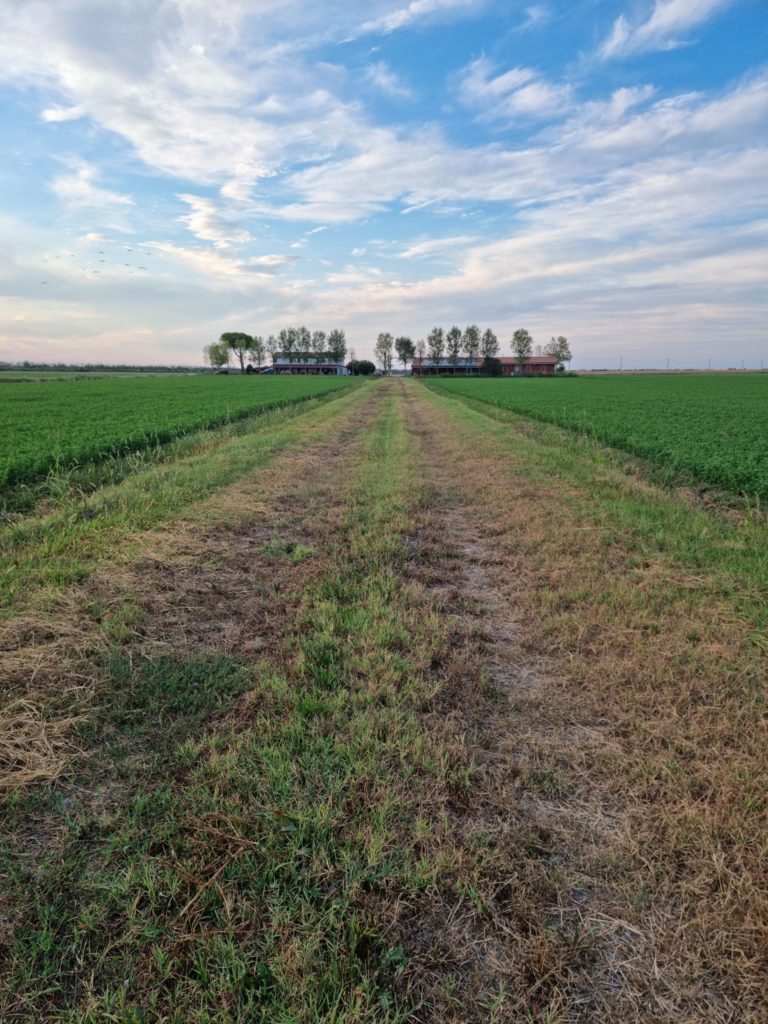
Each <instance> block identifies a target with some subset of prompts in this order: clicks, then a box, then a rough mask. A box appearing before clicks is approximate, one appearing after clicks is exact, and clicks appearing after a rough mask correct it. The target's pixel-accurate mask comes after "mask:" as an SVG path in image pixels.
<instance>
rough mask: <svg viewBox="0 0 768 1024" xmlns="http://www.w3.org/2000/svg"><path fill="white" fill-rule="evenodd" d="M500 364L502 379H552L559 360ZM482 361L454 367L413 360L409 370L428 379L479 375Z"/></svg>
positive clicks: (507, 358) (444, 362)
mask: <svg viewBox="0 0 768 1024" xmlns="http://www.w3.org/2000/svg"><path fill="white" fill-rule="evenodd" d="M499 362H500V363H501V375H502V377H552V376H554V373H555V367H556V366H557V364H558V362H559V360H558V359H555V357H554V356H531V357H530V358H529V359H524V360H523V361H522V362H521V360H520V359H518V358H517V356H502V357H501V358H500V359H499ZM482 365H483V360H482V359H459V360H457V361H456V365H455V366H454V364H453V363H452V362H451V360H450V359H441V360H440V361H439V362H438V363H435V362H434V360H432V359H419V358H416V359H414V360H413V363H412V366H411V369H412V371H413V373H414V375H415V376H416V377H429V376H434V375H435V374H446V373H447V374H452V373H460V374H462V375H466V374H473V373H475V374H479V373H480V372H481V370H482Z"/></svg>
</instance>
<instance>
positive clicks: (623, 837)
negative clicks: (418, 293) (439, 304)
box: [414, 389, 768, 1022]
mask: <svg viewBox="0 0 768 1024" xmlns="http://www.w3.org/2000/svg"><path fill="white" fill-rule="evenodd" d="M416 395H417V396H418V397H414V401H417V402H418V403H419V406H420V408H421V409H422V413H423V415H422V419H423V421H424V422H423V424H422V426H423V429H424V431H425V435H424V444H425V445H427V446H428V448H429V450H430V452H431V463H430V465H431V466H432V467H434V471H435V472H437V473H438V475H439V476H440V479H441V480H442V481H443V482H444V484H445V486H446V488H447V489H448V491H449V493H450V494H451V495H452V500H453V501H455V502H457V503H459V504H460V505H461V506H462V508H463V510H464V513H465V515H466V516H467V517H468V519H469V520H470V522H471V523H472V528H473V529H474V531H475V535H476V538H477V540H476V542H477V543H478V544H480V545H484V546H485V549H486V551H488V552H492V555H493V558H494V559H495V560H497V561H498V566H497V567H496V568H495V569H494V579H495V581H496V584H497V586H499V587H500V588H501V590H502V592H503V593H506V594H508V595H509V597H508V600H509V602H510V606H511V607H512V608H513V609H514V615H515V620H516V623H517V647H518V650H519V654H520V657H521V658H523V659H524V660H525V661H526V662H527V663H528V664H529V665H532V666H538V668H539V672H540V675H541V679H542V680H543V681H542V682H541V683H540V684H539V689H538V691H537V692H536V695H535V699H533V700H528V701H526V699H525V698H524V697H522V698H520V707H521V712H522V713H523V715H524V716H525V717H524V719H523V726H524V729H523V736H522V737H521V739H522V741H523V742H524V743H525V744H526V747H527V750H528V756H529V757H530V756H531V751H532V752H533V756H534V757H535V760H536V762H537V771H538V772H539V774H540V775H543V776H546V775H549V776H550V777H551V778H552V779H560V780H561V782H560V783H559V784H558V786H557V787H555V789H554V790H553V792H551V793H550V794H549V795H548V797H547V799H546V800H541V798H540V797H539V798H538V799H539V805H540V813H541V814H542V815H543V817H544V818H545V820H548V821H549V822H551V823H553V824H554V825H555V826H556V828H557V829H558V830H559V832H560V834H561V847H560V853H559V856H560V863H559V874H560V881H559V885H560V888H561V892H562V897H561V905H562V906H563V907H564V908H565V910H564V911H563V913H564V914H565V913H571V914H572V915H576V916H577V917H578V919H579V920H580V921H582V922H583V927H585V928H587V929H594V930H595V931H599V930H600V928H604V927H605V921H606V919H608V920H613V921H615V922H625V923H626V924H627V930H626V931H625V933H624V935H625V940H624V941H625V945H624V949H623V952H622V953H621V956H622V957H623V959H622V961H621V962H622V977H621V979H615V981H614V988H613V992H614V995H616V996H617V997H618V996H619V995H621V994H622V990H623V989H624V988H625V987H626V995H625V996H623V998H625V1002H624V1003H623V1012H622V1011H621V1010H619V1011H617V1010H614V1011H613V1012H614V1016H610V1015H609V1016H606V1017H605V1019H628V1018H629V1017H630V1016H632V1015H635V1014H639V1017H638V1019H640V1018H642V1019H643V1020H649V1021H651V1020H653V1021H656V1020H659V1021H666V1020H669V1019H680V1020H683V1019H685V1020H689V1019H690V1020H694V1019H695V1020H713V1021H723V1022H724V1021H728V1020H743V1021H750V1022H757V1021H761V1020H762V1019H763V1018H764V1015H765V1008H766V1003H765V992H764V985H763V980H762V979H764V975H765V971H766V969H768V961H766V954H765V951H766V949H768V945H767V944H766V941H765V938H766V925H765V922H766V921H767V920H768V905H767V904H766V899H765V889H764V886H763V879H764V878H765V871H766V846H765V835H766V822H768V803H767V802H766V799H765V794H766V792H768V762H767V761H766V741H767V740H768V733H767V732H766V715H765V710H766V699H767V697H768V693H767V692H766V672H765V665H766V652H767V651H768V635H767V629H768V611H767V609H768V603H767V602H766V597H767V596H768V563H767V562H766V553H767V552H768V525H767V524H766V522H765V520H764V517H761V516H759V515H754V516H738V517H732V516H731V515H730V514H729V513H728V511H727V510H719V509H713V510H711V511H704V510H703V509H701V508H699V507H695V506H692V505H691V504H690V503H689V502H687V501H685V500H684V499H683V498H682V497H681V496H680V495H679V494H677V493H675V492H671V491H669V490H667V489H664V488H661V487H657V486H654V485H653V484H652V483H651V482H649V481H648V480H646V479H644V478H642V477H637V476H635V475H633V474H628V473H627V472H626V471H625V469H624V465H623V463H622V461H621V459H620V458H619V457H618V456H617V453H616V452H615V451H611V450H607V449H605V448H604V447H602V446H600V445H597V444H594V443H586V442H584V441H583V440H580V439H578V438H576V437H574V435H573V434H570V433H568V432H564V431H561V430H559V429H558V428H555V427H550V426H546V425H539V424H533V425H532V424H531V423H530V422H528V423H527V422H525V421H524V420H522V419H520V418H519V417H515V416H513V415H510V414H505V413H502V414H501V415H497V414H496V411H494V412H493V413H489V410H488V408H487V407H486V408H481V407H478V406H472V405H470V404H467V403H464V402H462V401H456V400H452V399H449V398H447V397H446V396H444V395H438V394H436V393H434V392H431V391H429V390H427V389H420V390H419V391H418V392H414V396H416ZM422 403H423V404H422ZM468 452H471V453H473V454H472V458H470V459H468V458H467V453H468ZM457 465H461V466H462V471H461V473H460V474H459V473H456V471H455V467H456V466H457ZM585 821H591V822H594V823H595V826H597V825H598V824H600V823H603V822H607V823H609V827H608V828H606V827H605V825H603V828H602V834H601V830H600V829H598V828H597V827H595V828H594V829H591V830H589V831H588V832H587V834H586V836H585V834H584V832H585V829H584V823H585ZM572 891H576V892H580V893H581V894H582V896H581V902H580V903H578V904H575V903H574V902H573V901H572V900H571V898H570V893H571V892H572ZM592 893H594V894H595V897H594V903H593V902H592V899H591V898H590V895H591V894H592ZM591 914H593V915H594V916H591ZM623 927H624V925H623V924H622V925H620V926H619V925H617V930H618V932H619V933H620V929H621V928H623ZM630 929H631V930H630ZM615 962H616V960H615V958H614V959H613V960H612V961H608V962H607V967H610V968H611V969H613V967H614V966H615ZM604 966H606V965H604ZM595 976H597V977H600V972H599V971H596V974H595ZM583 983H584V979H582V981H581V983H580V984H581V986H582V987H581V991H582V993H583V998H584V999H585V1000H587V1001H588V1000H589V999H591V998H592V996H590V995H589V993H588V991H587V990H586V989H585V988H584V987H583ZM595 991H596V989H594V988H593V994H594V992H595ZM565 1006H566V1007H567V1002H566V1003H565ZM640 1008H642V1009H640ZM558 1019H560V1018H558ZM563 1019H564V1020H570V1019H571V1018H570V1017H569V1016H568V1015H567V1010H565V1011H564V1016H563ZM633 1019H634V1018H633Z"/></svg>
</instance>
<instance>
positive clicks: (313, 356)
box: [272, 352, 343, 366]
mask: <svg viewBox="0 0 768 1024" xmlns="http://www.w3.org/2000/svg"><path fill="white" fill-rule="evenodd" d="M272 362H273V363H274V365H275V366H277V365H280V366H343V360H341V359H333V358H332V357H331V355H330V354H329V353H328V352H292V353H291V354H290V356H287V355H286V354H285V352H275V354H274V355H273V356H272Z"/></svg>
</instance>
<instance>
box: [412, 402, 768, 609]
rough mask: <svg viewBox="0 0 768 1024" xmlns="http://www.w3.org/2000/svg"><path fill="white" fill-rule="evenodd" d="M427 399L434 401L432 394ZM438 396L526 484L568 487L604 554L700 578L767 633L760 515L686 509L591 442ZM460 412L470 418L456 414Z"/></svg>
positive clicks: (766, 568)
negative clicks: (499, 448)
mask: <svg viewBox="0 0 768 1024" xmlns="http://www.w3.org/2000/svg"><path fill="white" fill-rule="evenodd" d="M432 393H434V394H435V396H436V397H435V400H438V401H439V399H437V394H438V392H432ZM439 394H440V395H441V397H443V401H446V400H447V401H449V402H452V405H453V415H455V416H457V417H459V418H460V419H461V420H462V422H464V423H466V424H467V425H469V424H472V426H473V428H474V430H475V433H476V434H477V433H479V434H481V435H482V436H483V438H485V439H489V438H493V439H494V441H497V442H499V443H500V444H501V445H503V446H504V447H506V448H507V449H508V450H509V451H510V452H513V453H514V456H515V459H516V464H518V466H519V464H523V463H524V465H525V473H526V476H527V477H528V478H529V479H531V480H532V481H533V482H536V483H546V482H550V481H552V480H562V481H563V482H564V483H567V484H569V485H570V489H569V490H568V491H567V492H566V491H564V492H563V499H564V500H565V501H566V502H567V503H568V506H569V509H570V510H571V512H572V514H573V516H574V518H576V519H578V518H579V517H582V516H584V515H587V516H589V518H590V519H591V520H592V521H595V522H599V524H600V525H601V526H602V527H604V528H605V532H604V533H603V535H602V543H603V544H604V545H605V546H606V547H610V546H611V545H613V544H621V545H623V546H626V547H627V548H629V549H631V550H633V551H634V552H635V553H636V555H637V556H638V557H639V558H656V557H663V558H665V559H668V560H670V562H672V563H673V564H675V565H678V566H680V567H681V568H684V569H686V570H688V571H691V572H695V573H702V574H705V576H706V579H702V580H701V583H702V585H703V586H706V588H707V590H708V592H709V593H710V594H711V595H712V596H713V597H714V596H722V597H726V598H728V599H729V600H731V601H733V602H734V604H736V605H738V607H739V608H740V610H741V611H742V612H744V613H746V614H749V615H750V617H751V618H753V619H754V620H755V623H756V625H757V626H758V627H759V628H760V629H765V628H767V627H768V603H767V602H766V597H768V521H767V520H766V518H765V516H764V514H763V513H762V511H761V510H760V509H759V508H755V507H754V506H752V507H751V508H750V510H749V512H747V513H745V514H743V515H739V516H734V515H731V514H730V510H729V509H728V508H727V507H722V508H718V507H717V506H715V507H713V508H710V509H705V508H701V507H695V506H694V507H692V506H691V503H690V502H689V501H687V500H686V499H685V496H683V495H680V494H677V493H675V492H669V493H664V492H663V491H661V490H660V489H659V488H658V487H654V486H653V484H654V482H656V481H658V480H659V479H660V478H655V477H654V473H653V471H652V469H651V467H648V469H649V474H650V479H649V480H648V481H647V485H646V481H645V479H644V478H643V477H636V476H634V475H633V474H628V473H627V457H626V456H625V455H623V454H622V453H620V452H617V451H616V450H615V449H612V448H607V447H606V446H604V445H603V444H601V443H600V442H598V441H595V440H594V439H591V438H587V437H583V436H579V435H578V434H575V433H573V432H572V431H568V430H564V429H562V428H560V427H556V426H553V425H550V424H545V423H539V422H537V423H536V424H535V427H532V425H531V422H530V420H526V419H525V417H523V416H519V415H517V414H516V413H513V412H510V411H508V410H504V409H500V408H498V407H496V406H493V405H490V404H488V403H485V402H480V401H476V400H473V399H471V398H464V397H461V398H459V397H457V396H454V395H451V396H450V397H449V398H447V399H446V396H445V392H440V393H439ZM462 407H464V408H465V409H466V410H469V411H468V412H464V413H462V412H461V409H462ZM478 413H479V414H480V415H479V416H478V415H477V414H478ZM510 428H512V429H511V430H510ZM516 468H517V467H516ZM632 468H634V467H632ZM668 482H669V479H668V478H664V479H663V483H665V484H666V483H668Z"/></svg>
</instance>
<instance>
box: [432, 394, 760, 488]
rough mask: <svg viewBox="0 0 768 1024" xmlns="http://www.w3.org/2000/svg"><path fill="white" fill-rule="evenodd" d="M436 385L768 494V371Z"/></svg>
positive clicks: (698, 475) (686, 473)
mask: <svg viewBox="0 0 768 1024" xmlns="http://www.w3.org/2000/svg"><path fill="white" fill-rule="evenodd" d="M430 386H431V387H434V388H439V389H440V390H442V391H444V392H447V393H448V394H450V395H455V396H456V397H459V398H467V399H475V400H478V401H482V402H487V403H489V404H491V405H495V406H498V407H500V408H502V409H509V410H511V411H512V412H515V413H519V414H520V415H521V416H527V417H532V418H534V419H539V420H545V421H547V422H549V423H556V424H558V425H559V426H562V427H567V428H569V429H572V430H577V431H579V432H580V433H584V434H587V435H589V436H591V437H595V438H598V439H599V440H600V441H604V442H606V443H607V444H609V445H613V446H615V447H617V448H621V449H623V450H624V451H627V452H631V453H632V454H634V455H639V456H641V457H642V458H644V459H648V460H649V461H651V462H653V463H655V464H656V465H659V466H661V467H664V468H667V469H669V470H671V471H672V472H674V473H675V474H676V475H678V476H682V477H683V478H684V479H686V480H687V481H688V482H694V483H704V484H709V485H712V486H714V487H717V488H720V489H722V490H725V491H729V492H731V493H734V494H745V495H747V496H749V497H750V498H753V497H755V496H757V497H760V498H768V374H751V375H738V376H737V375H733V376H730V375H725V374H718V375H717V376H715V375H712V376H707V375H705V374H697V375H690V376H686V375H681V374H677V375H674V376H672V375H670V376H661V375H660V376H652V377H644V376H640V375H638V376H633V375H627V376H621V377H619V376H615V377H579V378H573V377H568V378H563V379H560V380H536V379H534V380H439V381H435V382H433V383H432V384H431V385H430Z"/></svg>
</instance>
